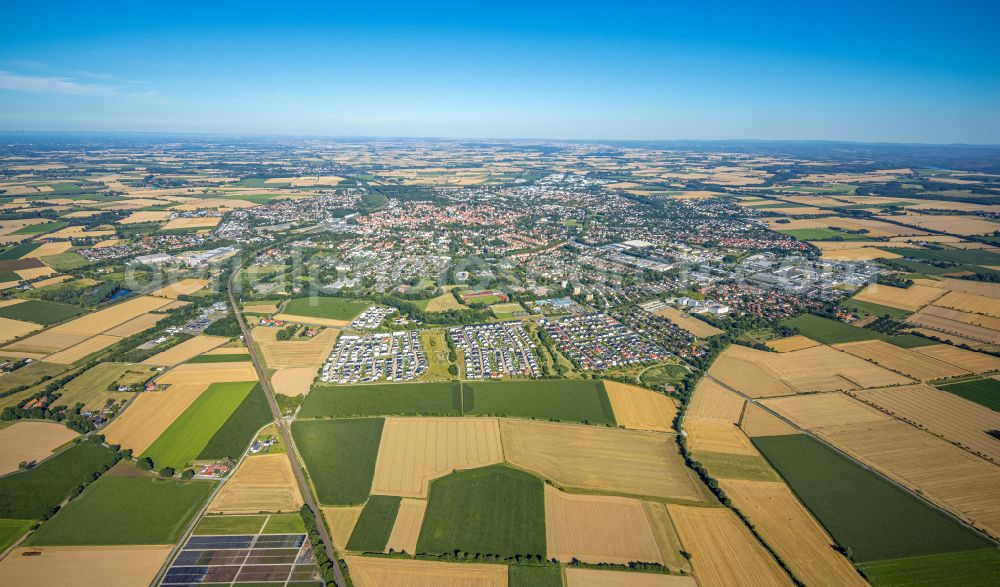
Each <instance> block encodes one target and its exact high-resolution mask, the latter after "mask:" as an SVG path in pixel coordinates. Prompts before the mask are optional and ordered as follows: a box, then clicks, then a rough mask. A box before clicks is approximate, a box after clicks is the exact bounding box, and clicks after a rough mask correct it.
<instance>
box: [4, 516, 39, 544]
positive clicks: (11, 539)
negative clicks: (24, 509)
mask: <svg viewBox="0 0 1000 587" xmlns="http://www.w3.org/2000/svg"><path fill="white" fill-rule="evenodd" d="M34 524H35V522H34V520H5V519H0V552H3V551H5V550H7V547H9V546H10V545H11V544H14V543H15V542H17V539H18V538H20V537H21V536H24V533H25V532H27V531H28V528H31V527H32V526H33V525H34Z"/></svg>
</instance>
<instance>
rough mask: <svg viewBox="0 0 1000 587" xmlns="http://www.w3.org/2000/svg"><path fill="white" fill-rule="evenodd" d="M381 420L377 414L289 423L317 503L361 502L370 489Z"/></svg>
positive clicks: (366, 496)
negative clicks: (314, 491) (376, 416)
mask: <svg viewBox="0 0 1000 587" xmlns="http://www.w3.org/2000/svg"><path fill="white" fill-rule="evenodd" d="M384 423H385V421H384V420H382V419H381V418H359V419H351V420H301V421H296V422H293V423H292V435H293V436H294V437H295V445H296V446H297V447H298V449H299V452H300V453H301V454H302V459H303V460H304V461H305V465H306V469H308V471H309V476H310V478H311V480H312V483H313V486H314V487H315V488H316V497H317V498H318V499H319V502H320V503H322V504H325V505H354V504H360V503H364V501H365V500H366V499H367V498H368V492H369V491H370V490H371V485H372V476H373V475H374V474H375V459H376V458H377V456H378V447H379V440H380V438H381V437H382V426H383V424H384Z"/></svg>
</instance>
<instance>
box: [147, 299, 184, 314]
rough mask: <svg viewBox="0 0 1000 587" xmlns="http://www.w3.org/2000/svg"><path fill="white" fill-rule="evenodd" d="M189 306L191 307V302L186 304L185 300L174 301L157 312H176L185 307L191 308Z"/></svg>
mask: <svg viewBox="0 0 1000 587" xmlns="http://www.w3.org/2000/svg"><path fill="white" fill-rule="evenodd" d="M189 305H191V302H185V301H183V300H174V301H172V302H170V303H169V304H167V305H166V306H163V307H162V308H159V309H158V310H156V311H157V312H169V311H171V310H176V309H177V308H183V307H184V306H189Z"/></svg>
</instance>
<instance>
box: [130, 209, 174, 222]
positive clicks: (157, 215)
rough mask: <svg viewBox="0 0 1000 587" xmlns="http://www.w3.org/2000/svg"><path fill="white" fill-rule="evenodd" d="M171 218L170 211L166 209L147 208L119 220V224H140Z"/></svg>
mask: <svg viewBox="0 0 1000 587" xmlns="http://www.w3.org/2000/svg"><path fill="white" fill-rule="evenodd" d="M169 218H170V212H168V211H166V210H146V211H142V212H132V213H131V214H129V215H128V216H126V217H125V218H122V219H121V220H119V221H118V224H139V223H140V222H163V221H165V220H167V219H169Z"/></svg>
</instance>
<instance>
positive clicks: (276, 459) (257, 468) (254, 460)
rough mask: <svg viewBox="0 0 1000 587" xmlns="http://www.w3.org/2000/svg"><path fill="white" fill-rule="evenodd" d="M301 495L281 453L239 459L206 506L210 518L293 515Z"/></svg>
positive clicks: (299, 506)
mask: <svg viewBox="0 0 1000 587" xmlns="http://www.w3.org/2000/svg"><path fill="white" fill-rule="evenodd" d="M301 507H302V495H301V494H300V493H299V486H298V484H297V483H296V480H295V475H294V473H293V472H292V466H291V464H290V463H289V461H288V455H286V454H285V453H280V454H270V455H257V456H251V457H247V458H245V459H243V462H242V463H240V466H239V467H238V468H237V469H236V472H235V473H233V476H232V477H231V478H230V479H229V480H228V481H226V483H225V484H223V486H222V489H221V490H219V493H217V494H216V496H215V498H214V499H213V500H212V502H211V503H210V504H209V505H208V511H209V513H214V514H256V513H259V512H297V511H299V508H301Z"/></svg>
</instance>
